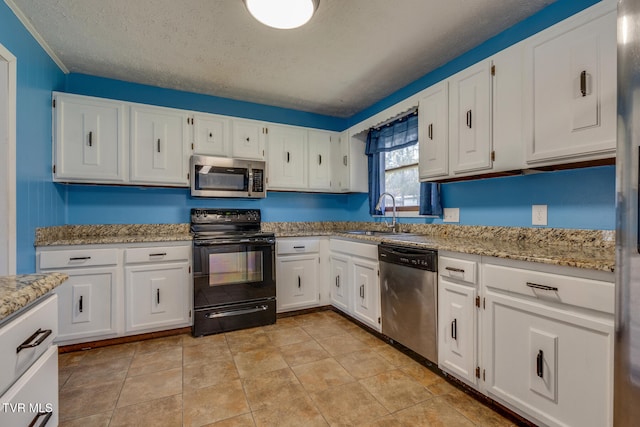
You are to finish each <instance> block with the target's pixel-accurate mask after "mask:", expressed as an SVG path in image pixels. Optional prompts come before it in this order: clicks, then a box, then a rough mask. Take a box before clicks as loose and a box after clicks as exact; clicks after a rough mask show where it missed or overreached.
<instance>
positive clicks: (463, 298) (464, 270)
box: [438, 252, 480, 387]
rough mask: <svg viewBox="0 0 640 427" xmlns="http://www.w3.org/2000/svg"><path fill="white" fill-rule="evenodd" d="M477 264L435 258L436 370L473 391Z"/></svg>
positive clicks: (471, 259) (465, 259)
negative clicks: (436, 281)
mask: <svg viewBox="0 0 640 427" xmlns="http://www.w3.org/2000/svg"><path fill="white" fill-rule="evenodd" d="M461 257H462V258H461ZM479 260H480V257H479V256H473V255H471V256H469V255H462V254H459V255H456V254H448V253H447V254H446V256H443V253H442V252H441V253H440V256H439V258H438V271H439V274H438V366H439V367H440V369H442V370H443V371H445V372H448V373H450V374H453V375H455V376H456V377H457V378H459V379H461V380H463V381H464V382H466V383H468V384H469V385H471V386H473V387H476V386H477V377H476V367H477V366H478V357H477V336H478V334H477V330H478V329H477V328H478V326H477V325H478V307H477V303H476V297H477V293H478V288H477V283H478V282H477V276H476V271H477V263H478V262H479Z"/></svg>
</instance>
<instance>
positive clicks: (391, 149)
mask: <svg viewBox="0 0 640 427" xmlns="http://www.w3.org/2000/svg"><path fill="white" fill-rule="evenodd" d="M365 154H366V155H367V156H369V214H371V215H380V214H381V213H382V212H380V209H379V208H378V199H379V197H380V195H381V194H382V193H384V192H387V193H390V194H393V196H394V197H395V200H396V207H399V209H400V210H408V211H416V212H418V213H419V214H420V215H429V216H438V215H442V205H441V203H440V185H439V184H436V183H427V182H423V183H420V180H419V178H418V115H417V110H414V111H412V112H410V113H408V114H407V115H405V116H403V117H401V118H399V119H397V120H394V121H392V122H390V123H387V124H385V125H384V126H382V127H379V128H372V129H369V133H368V134H367V145H366V147H365ZM389 209H390V207H389V206H388V205H385V211H386V210H389Z"/></svg>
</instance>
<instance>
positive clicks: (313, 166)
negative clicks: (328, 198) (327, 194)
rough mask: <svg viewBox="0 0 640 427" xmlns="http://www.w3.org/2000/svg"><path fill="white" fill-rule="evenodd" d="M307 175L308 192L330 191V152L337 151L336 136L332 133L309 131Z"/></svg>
mask: <svg viewBox="0 0 640 427" xmlns="http://www.w3.org/2000/svg"><path fill="white" fill-rule="evenodd" d="M308 137H309V150H308V153H309V159H308V163H307V164H308V171H309V173H308V175H309V189H310V190H325V191H330V190H331V163H332V151H333V150H337V149H338V148H339V147H338V136H337V135H336V134H335V133H333V132H327V131H322V130H309V135H308Z"/></svg>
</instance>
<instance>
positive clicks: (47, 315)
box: [0, 295, 58, 393]
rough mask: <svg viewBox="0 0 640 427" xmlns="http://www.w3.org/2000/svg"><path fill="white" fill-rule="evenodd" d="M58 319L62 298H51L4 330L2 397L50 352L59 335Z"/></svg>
mask: <svg viewBox="0 0 640 427" xmlns="http://www.w3.org/2000/svg"><path fill="white" fill-rule="evenodd" d="M57 319H58V298H57V296H56V295H51V296H49V297H47V299H46V300H45V301H43V302H41V303H39V304H38V305H36V306H35V307H33V308H31V309H30V310H29V311H27V312H26V313H24V314H22V315H21V316H19V317H17V318H16V319H14V320H13V321H11V322H9V323H8V324H7V325H5V326H3V327H2V328H1V329H0V342H2V346H0V366H2V369H1V370H0V393H4V392H5V391H6V390H7V389H8V388H9V387H10V386H11V384H13V382H14V381H15V380H17V379H18V377H20V375H22V374H23V373H24V372H26V371H27V369H29V367H30V366H31V365H32V364H33V363H34V362H35V361H36V360H38V358H39V357H40V356H41V355H42V354H43V353H44V352H45V351H46V350H47V348H49V346H50V345H51V343H52V342H53V340H54V339H55V337H56V336H57V335H58V322H57ZM38 331H39V332H38ZM36 332H38V333H37V334H36ZM37 343H39V344H38V345H35V344H37ZM21 345H25V346H27V345H33V347H21ZM19 348H20V350H19V351H18V349H19Z"/></svg>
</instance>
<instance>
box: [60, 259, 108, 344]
mask: <svg viewBox="0 0 640 427" xmlns="http://www.w3.org/2000/svg"><path fill="white" fill-rule="evenodd" d="M59 271H61V272H63V273H66V274H68V275H69V280H67V281H66V282H65V283H63V284H62V285H60V286H59V287H57V288H56V290H55V293H56V294H57V295H58V298H59V303H58V306H59V310H58V316H59V317H58V323H59V325H60V333H59V334H58V341H65V340H69V339H78V338H86V337H100V336H104V335H115V334H116V333H117V325H116V313H115V308H116V300H115V298H116V283H117V275H118V272H117V269H116V268H115V267H106V268H101V267H97V268H83V269H78V270H64V269H61V270H59Z"/></svg>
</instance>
